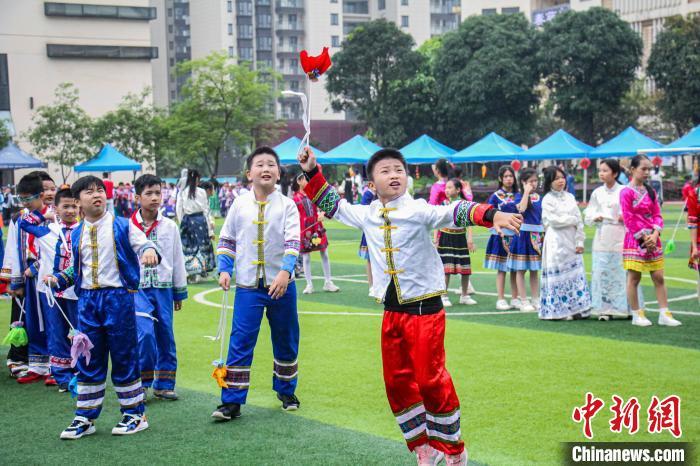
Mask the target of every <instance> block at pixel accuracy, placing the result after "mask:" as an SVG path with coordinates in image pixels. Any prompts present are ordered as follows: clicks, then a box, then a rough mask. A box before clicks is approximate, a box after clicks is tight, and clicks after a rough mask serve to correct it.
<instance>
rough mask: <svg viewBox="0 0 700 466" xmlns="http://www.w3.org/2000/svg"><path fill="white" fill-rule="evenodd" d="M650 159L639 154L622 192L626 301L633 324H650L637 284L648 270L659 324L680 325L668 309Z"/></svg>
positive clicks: (633, 160) (656, 202)
mask: <svg viewBox="0 0 700 466" xmlns="http://www.w3.org/2000/svg"><path fill="white" fill-rule="evenodd" d="M651 167H652V165H651V162H650V161H649V158H648V157H646V156H644V155H637V156H636V157H634V158H633V159H632V162H631V163H630V171H631V179H630V183H629V184H628V185H627V186H626V187H624V188H623V189H622V191H620V209H621V211H622V218H623V220H624V223H625V240H624V242H623V245H622V248H623V250H622V259H623V267H624V268H625V270H627V301H628V303H629V306H630V308H631V309H632V324H633V325H637V326H640V327H648V326H650V325H651V321H650V320H649V319H647V318H646V316H645V315H644V310H643V309H640V306H639V299H638V297H637V287H638V286H639V282H640V280H641V279H642V273H645V272H649V274H650V275H651V280H652V281H653V282H654V288H655V289H656V299H657V300H658V302H659V308H660V309H659V325H668V326H671V327H676V326H678V325H681V323H680V322H679V321H677V320H676V319H674V318H673V316H672V315H671V312H670V311H669V310H668V293H667V291H666V285H665V284H664V256H663V248H662V247H661V239H660V237H661V230H663V227H664V220H663V217H662V216H661V209H660V207H659V202H658V196H657V194H656V193H655V192H654V189H653V188H652V187H651V185H650V184H649V183H648V181H647V180H648V179H649V175H650V174H651Z"/></svg>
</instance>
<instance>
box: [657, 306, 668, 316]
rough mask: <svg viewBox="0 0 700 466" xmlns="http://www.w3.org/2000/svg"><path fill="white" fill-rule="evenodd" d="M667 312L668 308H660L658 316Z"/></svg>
mask: <svg viewBox="0 0 700 466" xmlns="http://www.w3.org/2000/svg"><path fill="white" fill-rule="evenodd" d="M667 312H668V308H667V307H662V308H660V309H659V315H660V316H662V315H664V314H666V313H667Z"/></svg>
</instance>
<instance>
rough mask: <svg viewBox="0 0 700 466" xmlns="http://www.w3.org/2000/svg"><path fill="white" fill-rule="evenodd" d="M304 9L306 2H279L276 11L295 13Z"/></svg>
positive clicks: (284, 0)
mask: <svg viewBox="0 0 700 466" xmlns="http://www.w3.org/2000/svg"><path fill="white" fill-rule="evenodd" d="M303 9H304V0H277V1H276V2H275V10H276V11H277V12H278V13H294V12H295V11H299V10H303Z"/></svg>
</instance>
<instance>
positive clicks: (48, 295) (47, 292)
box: [42, 289, 75, 330]
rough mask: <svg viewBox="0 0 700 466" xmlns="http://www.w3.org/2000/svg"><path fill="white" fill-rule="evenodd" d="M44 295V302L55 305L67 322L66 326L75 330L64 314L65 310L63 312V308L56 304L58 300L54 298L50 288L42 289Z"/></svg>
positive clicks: (50, 305) (51, 305)
mask: <svg viewBox="0 0 700 466" xmlns="http://www.w3.org/2000/svg"><path fill="white" fill-rule="evenodd" d="M42 293H44V295H45V296H46V303H47V304H48V305H49V307H55V308H56V309H58V310H59V311H60V312H61V315H62V316H63V318H64V319H66V322H68V326H69V327H70V329H71V330H75V327H73V324H71V322H70V319H69V318H68V316H67V315H66V313H65V312H63V309H62V308H61V305H60V304H58V301H57V300H56V297H55V296H54V295H53V292H52V291H51V289H44V291H42Z"/></svg>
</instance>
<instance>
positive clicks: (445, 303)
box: [442, 294, 452, 307]
mask: <svg viewBox="0 0 700 466" xmlns="http://www.w3.org/2000/svg"><path fill="white" fill-rule="evenodd" d="M442 306H443V307H450V306H452V303H451V302H450V298H448V297H447V295H445V294H444V295H442Z"/></svg>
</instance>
